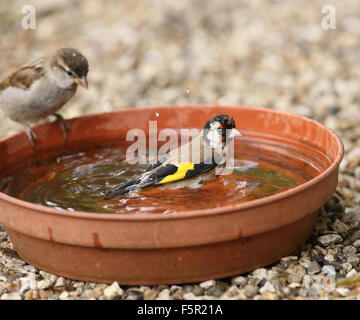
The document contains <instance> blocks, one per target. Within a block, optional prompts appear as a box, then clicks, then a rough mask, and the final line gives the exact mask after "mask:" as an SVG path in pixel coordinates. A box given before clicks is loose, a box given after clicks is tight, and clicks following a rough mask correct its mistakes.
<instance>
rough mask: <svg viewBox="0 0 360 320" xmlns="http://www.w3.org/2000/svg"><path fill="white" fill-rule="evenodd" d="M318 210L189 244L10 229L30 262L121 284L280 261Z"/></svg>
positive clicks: (214, 275)
mask: <svg viewBox="0 0 360 320" xmlns="http://www.w3.org/2000/svg"><path fill="white" fill-rule="evenodd" d="M317 214H318V211H316V212H314V213H312V214H309V215H307V216H305V217H304V218H302V219H300V220H297V221H295V222H293V223H291V224H288V225H285V226H283V227H282V228H279V229H277V230H270V231H268V232H264V233H261V234H257V235H256V236H252V237H245V238H243V237H241V238H238V239H236V240H232V241H226V242H221V243H216V244H208V245H200V246H192V247H187V248H181V247H180V248H162V249H138V250H127V249H106V248H95V247H83V246H76V245H67V244H62V243H58V242H54V241H49V240H42V239H39V238H34V237H30V236H28V235H25V234H23V233H19V232H17V231H15V230H13V229H10V228H6V232H7V233H8V235H9V237H10V239H11V241H12V243H13V244H14V247H15V249H16V251H17V253H18V254H19V256H20V257H21V258H23V259H24V260H25V261H26V262H27V263H29V264H31V265H33V266H35V267H37V268H39V269H41V270H44V271H47V272H49V273H52V274H55V275H58V276H62V277H66V278H70V279H74V280H80V281H92V282H100V283H112V282H114V281H117V282H118V283H119V284H121V285H158V284H181V283H191V282H199V281H204V280H209V279H219V278H225V277H229V276H234V275H238V274H241V273H245V272H248V271H251V270H254V269H256V268H259V267H263V266H266V265H269V264H272V263H274V262H276V261H278V260H279V259H280V258H282V257H284V256H287V255H289V254H291V253H293V252H294V251H295V250H296V249H297V248H299V247H300V245H301V244H303V243H304V242H306V240H307V239H308V237H309V235H310V231H311V229H312V227H313V225H314V222H315V219H316V217H317Z"/></svg>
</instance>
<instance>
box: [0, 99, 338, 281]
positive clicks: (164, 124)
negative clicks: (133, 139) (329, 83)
mask: <svg viewBox="0 0 360 320" xmlns="http://www.w3.org/2000/svg"><path fill="white" fill-rule="evenodd" d="M157 113H159V114H158V115H157ZM220 113H226V114H229V115H231V116H233V117H234V119H235V122H236V124H237V128H238V129H240V130H241V131H242V132H243V133H244V134H245V135H244V136H243V137H241V138H240V139H241V140H240V143H239V144H238V145H239V148H240V151H241V152H245V153H246V154H248V155H253V156H258V157H259V158H261V159H266V160H267V161H272V162H274V163H278V164H281V165H283V166H284V167H289V168H290V167H291V168H292V169H293V170H296V171H298V172H299V173H301V174H304V175H307V176H308V177H310V180H308V181H307V182H305V183H302V184H300V185H299V186H297V187H295V188H293V189H290V190H288V191H285V192H282V193H278V194H276V195H273V196H269V197H266V198H262V199H259V200H254V201H250V202H246V203H242V204H238V205H232V206H226V207H219V208H213V209H206V210H193V211H187V212H178V213H175V214H148V215H146V214H142V215H121V214H96V213H89V212H71V211H67V210H57V209H53V208H50V207H45V206H41V205H36V204H32V203H29V202H25V201H22V200H19V199H16V198H14V197H11V196H9V195H7V194H4V193H0V221H1V223H3V224H4V225H5V228H6V231H7V233H8V234H9V236H10V239H11V241H12V242H13V244H14V247H15V249H16V251H17V252H18V254H19V255H20V256H21V257H22V258H23V259H24V260H25V261H26V262H28V263H29V264H32V265H34V266H36V267H37V268H39V269H42V270H45V271H48V272H51V273H53V274H56V275H60V276H63V277H67V278H71V279H77V280H86V281H94V282H106V283H111V282H113V281H118V282H119V283H120V284H123V285H151V284H160V283H166V284H173V283H187V282H195V281H202V280H206V279H215V278H222V277H227V276H232V275H236V274H240V273H244V272H247V271H250V270H253V269H255V268H258V267H261V266H265V265H269V264H271V263H274V262H276V261H278V260H279V259H280V258H281V257H284V256H287V255H289V254H291V253H292V252H294V251H295V250H296V249H297V248H298V247H299V246H300V245H301V244H302V243H304V242H305V241H306V240H307V239H308V237H309V235H310V232H311V229H312V226H313V224H314V221H315V219H316V216H317V213H318V210H319V208H320V207H321V206H322V205H323V204H324V203H325V202H326V201H327V200H328V199H329V198H330V197H331V196H332V194H333V193H334V191H335V188H336V185H337V177H338V167H339V164H340V161H341V159H342V156H343V145H342V143H341V141H340V139H339V138H338V137H337V136H336V135H335V134H334V133H333V132H332V131H330V130H329V129H327V128H325V127H324V126H322V125H321V124H319V123H317V122H316V121H313V120H309V119H306V118H303V117H301V116H298V115H293V114H289V113H284V112H278V111H274V110H267V109H260V108H251V107H237V106H234V107H232V106H226V107H225V106H216V105H193V106H183V107H180V106H167V107H149V108H136V109H128V110H120V111H116V112H111V113H103V114H94V115H87V116H83V117H79V118H76V119H72V120H70V125H71V128H72V129H71V132H70V137H69V143H68V145H67V146H65V145H64V141H63V138H62V135H61V132H60V129H59V126H58V124H56V123H50V124H45V125H41V126H38V127H36V128H35V130H36V132H37V133H38V136H39V137H40V140H39V142H38V145H37V154H35V153H34V152H33V151H32V149H31V148H30V147H29V143H28V140H27V137H26V135H25V134H24V133H23V132H22V133H19V134H16V135H13V136H11V137H8V138H6V139H4V140H1V141H0V179H1V178H3V177H5V176H6V175H7V174H8V173H9V170H10V169H9V168H10V167H14V166H16V165H19V164H21V163H24V162H26V161H31V160H39V161H41V160H44V159H47V158H51V157H55V156H58V155H61V154H63V153H64V152H67V151H70V150H80V149H84V148H85V147H86V148H93V147H96V146H103V145H106V144H107V143H110V142H111V141H112V142H114V141H120V140H121V139H122V140H124V139H125V136H126V132H127V131H128V130H129V129H132V128H140V129H143V130H145V131H146V132H147V130H148V123H149V120H157V121H158V129H159V130H160V129H162V128H175V129H179V128H202V127H203V125H204V123H205V121H206V120H207V119H209V118H210V117H212V116H214V115H216V114H220ZM238 151H239V150H238Z"/></svg>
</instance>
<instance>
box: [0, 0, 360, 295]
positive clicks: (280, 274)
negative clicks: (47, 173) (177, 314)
mask: <svg viewBox="0 0 360 320" xmlns="http://www.w3.org/2000/svg"><path fill="white" fill-rule="evenodd" d="M29 3H31V1H26V2H25V1H19V0H15V1H6V2H5V1H2V2H1V3H0V32H1V39H2V43H1V51H2V52H1V56H2V59H1V60H0V72H1V73H0V76H1V78H2V77H4V76H5V75H6V74H7V73H9V72H10V71H11V70H13V69H14V68H16V67H18V66H20V65H21V64H23V63H24V62H27V61H29V60H31V59H33V58H37V57H39V56H41V55H43V54H48V53H50V52H52V51H53V50H54V49H55V48H57V47H60V46H73V47H76V48H78V49H80V50H81V51H82V52H83V53H84V54H85V55H86V56H87V57H88V59H89V62H90V73H89V84H90V89H89V90H88V91H85V90H79V91H78V92H77V94H76V97H75V98H74V99H73V100H71V102H70V103H68V105H67V106H66V107H64V108H63V110H62V113H63V115H64V116H65V117H66V118H71V117H75V116H79V115H82V114H87V113H94V112H103V111H110V110H116V109H121V108H125V107H136V106H145V105H149V106H150V105H166V104H187V103H218V104H233V105H234V104H235V105H252V106H262V107H267V108H274V109H278V110H285V111H290V112H293V113H298V114H301V115H304V116H307V117H310V118H312V119H315V120H317V121H319V122H321V123H323V124H325V125H326V126H327V127H329V128H331V129H333V130H334V131H335V132H336V133H337V134H338V135H339V136H340V137H341V138H342V140H343V142H344V145H345V150H346V152H345V157H344V160H343V162H342V164H341V167H340V176H339V185H338V188H337V193H336V194H335V195H334V196H333V198H332V199H331V200H330V201H328V203H327V204H326V205H325V206H324V207H323V208H322V210H321V212H320V215H319V217H318V220H317V222H316V225H315V227H314V230H313V232H312V235H311V237H310V239H309V240H308V242H307V243H306V244H304V245H303V246H302V247H301V248H300V249H299V250H298V251H297V252H295V253H294V254H293V255H292V256H290V257H284V258H283V259H281V260H280V261H279V262H277V263H275V264H273V265H271V266H268V267H266V268H261V269H257V270H255V271H253V272H251V273H248V274H243V275H239V276H236V277H234V278H227V279H222V280H217V281H214V280H211V279H210V280H209V281H206V282H203V283H198V284H191V285H182V286H167V285H161V286H151V287H145V286H141V287H119V285H118V284H117V283H113V284H112V285H105V284H95V283H89V282H77V281H73V280H69V279H64V278H61V277H57V276H55V275H51V274H48V273H46V272H43V271H41V270H38V269H36V268H34V267H33V266H31V265H28V264H26V263H25V262H24V261H23V260H22V259H21V258H19V257H18V255H17V254H16V252H15V251H14V249H13V247H12V244H11V242H10V240H9V238H8V237H7V234H6V232H5V231H4V229H3V227H2V226H1V225H0V299H359V298H360V289H359V288H360V287H359V286H360V265H359V262H360V207H359V203H360V166H359V164H360V140H359V137H360V127H359V126H358V123H359V121H360V113H359V108H360V105H359V104H360V94H359V88H360V78H359V74H360V63H359V51H360V46H359V41H358V40H359V35H360V2H359V1H357V0H343V1H341V3H340V1H337V2H335V1H327V0H324V1H321V0H316V1H307V2H306V5H305V4H304V2H303V1H295V0H294V1H286V0H284V1H266V2H265V1H255V0H247V1H241V2H240V1H237V0H231V1H230V0H228V1H223V2H220V1H215V0H214V1H195V0H189V1H165V0H164V1H160V0H151V1H150V0H149V1H130V0H128V1H125V0H123V1H121V2H120V1H115V0H113V1H111V0H108V1H101V2H100V1H96V0H90V1H86V2H85V1H76V0H74V1H73V0H66V1H65V0H64V1H61V2H60V1H55V0H41V1H40V0H38V1H33V4H34V5H35V7H36V9H37V25H36V30H23V29H22V28H21V25H20V21H21V18H22V17H23V15H22V14H21V8H22V6H23V5H24V4H29ZM327 4H333V5H334V7H335V9H336V29H334V30H325V29H323V28H322V26H321V20H322V18H323V14H322V13H321V9H322V7H323V6H324V5H327ZM0 112H1V110H0ZM19 130H21V127H20V126H19V125H17V124H16V123H14V122H12V121H10V120H8V119H4V117H3V115H2V114H0V137H5V136H7V135H10V134H12V133H14V132H17V131H19Z"/></svg>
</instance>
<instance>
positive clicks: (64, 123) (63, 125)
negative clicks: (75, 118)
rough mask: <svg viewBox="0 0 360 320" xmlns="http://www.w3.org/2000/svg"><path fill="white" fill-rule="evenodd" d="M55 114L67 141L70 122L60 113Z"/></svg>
mask: <svg viewBox="0 0 360 320" xmlns="http://www.w3.org/2000/svg"><path fill="white" fill-rule="evenodd" d="M54 116H55V117H56V119H57V120H58V121H59V123H60V128H61V133H62V135H63V136H64V140H65V142H67V139H68V134H67V133H68V131H70V125H69V123H68V122H67V121H66V120H65V119H64V118H63V117H62V116H61V115H60V114H58V113H55V114H54Z"/></svg>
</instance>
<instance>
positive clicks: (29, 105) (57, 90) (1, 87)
mask: <svg viewBox="0 0 360 320" xmlns="http://www.w3.org/2000/svg"><path fill="white" fill-rule="evenodd" d="M88 70H89V64H88V61H87V59H86V58H85V56H84V55H82V54H81V53H80V52H79V51H78V50H76V49H73V48H60V49H58V50H56V51H55V53H53V54H52V55H50V56H47V57H42V58H38V59H36V60H34V61H32V62H31V63H29V64H26V65H24V66H23V67H21V68H19V69H17V70H15V71H14V72H13V73H12V74H10V75H9V76H8V77H7V78H5V79H4V80H3V81H2V82H1V83H0V107H2V109H3V110H4V112H5V115H6V116H8V117H10V119H12V120H13V121H16V122H18V123H21V124H22V125H23V126H24V127H25V130H26V134H27V136H28V138H29V142H30V145H31V146H32V148H34V147H35V143H36V141H37V135H36V133H35V131H34V130H33V129H32V128H31V126H30V125H29V123H28V122H32V121H37V120H40V119H43V118H46V117H47V116H49V115H54V116H55V117H56V118H57V120H58V121H59V123H60V127H61V132H62V134H63V136H64V139H65V141H67V132H68V131H69V130H70V127H69V124H68V123H67V122H66V121H65V120H64V119H63V117H62V116H61V115H60V114H58V113H57V111H58V110H59V109H60V108H61V107H62V106H63V105H64V104H65V103H66V102H67V101H68V100H69V99H71V97H72V96H73V95H74V94H75V92H76V89H77V86H78V85H80V86H82V87H84V88H86V89H87V88H88V83H87V79H86V76H87V74H88Z"/></svg>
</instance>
